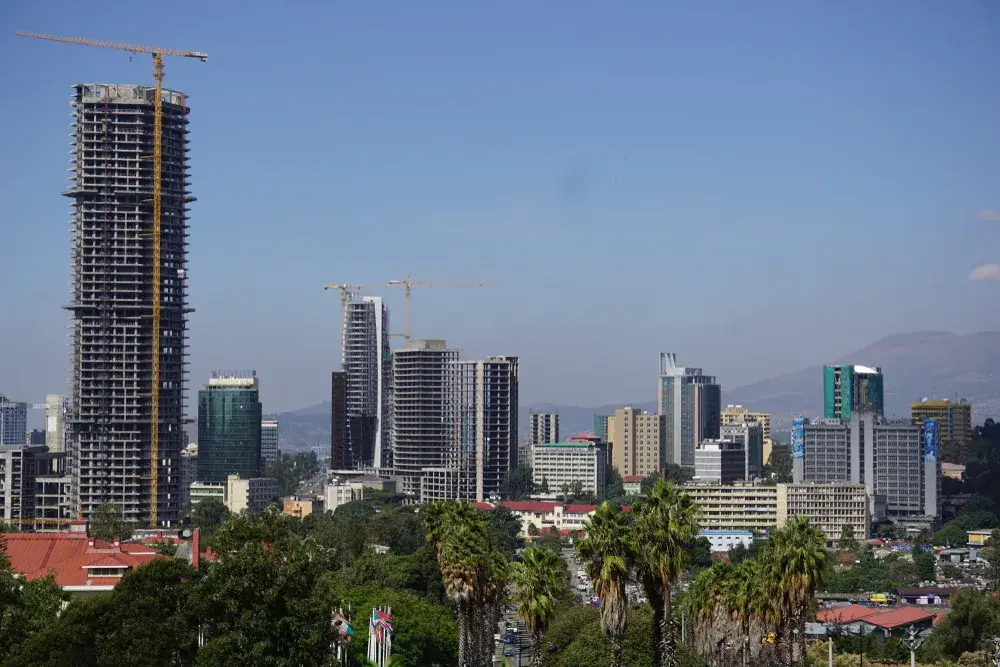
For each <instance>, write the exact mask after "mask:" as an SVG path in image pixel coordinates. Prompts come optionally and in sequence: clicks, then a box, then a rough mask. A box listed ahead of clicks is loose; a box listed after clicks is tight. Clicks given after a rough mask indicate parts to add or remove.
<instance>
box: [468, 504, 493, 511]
mask: <svg viewBox="0 0 1000 667" xmlns="http://www.w3.org/2000/svg"><path fill="white" fill-rule="evenodd" d="M472 506H473V507H475V508H476V509H477V510H482V511H484V512H489V511H491V510H492V509H493V505H490V504H489V503H472Z"/></svg>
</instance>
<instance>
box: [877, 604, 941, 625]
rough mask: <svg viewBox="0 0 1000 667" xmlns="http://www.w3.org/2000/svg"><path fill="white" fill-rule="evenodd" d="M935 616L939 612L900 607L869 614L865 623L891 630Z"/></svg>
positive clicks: (931, 618)
mask: <svg viewBox="0 0 1000 667" xmlns="http://www.w3.org/2000/svg"><path fill="white" fill-rule="evenodd" d="M935 616H937V614H936V613H934V612H933V611H925V610H923V609H917V608H916V607H900V608H899V609H892V610H890V611H883V612H879V613H877V614H875V615H874V616H869V617H868V618H866V619H865V623H871V624H872V625H874V626H876V627H879V628H884V629H886V630H891V629H893V628H898V627H900V626H903V625H910V624H911V623H917V622H919V621H926V620H928V619H930V620H933V619H934V617H935Z"/></svg>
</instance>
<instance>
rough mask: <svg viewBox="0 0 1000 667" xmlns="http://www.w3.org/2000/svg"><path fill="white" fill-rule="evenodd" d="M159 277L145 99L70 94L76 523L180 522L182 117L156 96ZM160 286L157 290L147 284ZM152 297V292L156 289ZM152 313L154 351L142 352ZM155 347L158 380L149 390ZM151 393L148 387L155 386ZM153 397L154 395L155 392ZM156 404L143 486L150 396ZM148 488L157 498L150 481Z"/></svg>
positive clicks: (185, 190) (182, 109) (86, 87)
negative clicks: (100, 512)
mask: <svg viewBox="0 0 1000 667" xmlns="http://www.w3.org/2000/svg"><path fill="white" fill-rule="evenodd" d="M162 92H163V97H162V105H161V108H162V134H161V136H162V143H161V146H162V156H163V157H162V162H161V164H162V178H161V181H160V193H161V195H160V205H161V214H160V221H159V224H160V227H159V231H160V234H159V266H158V267H154V266H153V262H154V257H155V256H156V255H155V253H154V238H153V230H154V227H153V225H154V221H153V214H154V206H153V201H152V195H153V192H154V181H153V178H154V173H153V164H152V161H151V160H149V159H148V156H150V155H153V153H154V133H153V125H154V115H155V109H154V89H153V88H152V87H150V86H139V85H116V84H96V83H87V84H76V85H74V86H73V96H72V98H71V101H70V102H71V105H72V107H73V113H72V115H73V132H72V135H71V136H72V152H71V155H70V168H71V174H72V175H71V177H70V178H71V181H72V183H71V185H70V187H69V189H68V190H67V191H66V192H64V193H63V194H65V195H66V196H67V197H69V198H71V199H72V204H71V206H72V208H73V210H72V214H71V228H72V237H73V250H72V254H71V255H72V259H71V267H72V268H71V276H72V281H73V289H72V297H71V301H70V304H69V305H68V306H67V308H68V309H69V310H70V312H71V313H72V318H73V380H72V383H73V398H72V402H71V405H72V413H71V414H70V415H69V422H70V432H71V439H72V441H73V442H72V444H71V447H72V449H74V450H75V451H74V461H75V465H74V467H75V479H74V487H75V488H74V492H75V495H76V497H77V500H78V502H79V507H80V509H81V510H82V512H83V514H84V516H85V517H89V516H90V514H91V513H92V512H93V511H94V510H95V509H96V508H97V506H98V505H100V504H101V503H102V502H105V501H113V502H115V503H118V504H119V505H120V506H121V508H122V513H123V518H124V519H125V520H127V521H132V522H135V523H137V524H140V523H141V524H148V523H149V521H150V518H151V506H152V505H153V504H154V503H155V505H156V508H157V509H156V518H157V523H158V524H159V525H164V526H166V525H174V524H176V523H177V521H178V519H179V511H180V505H179V499H180V493H179V486H180V472H179V471H180V450H181V444H182V443H181V439H182V437H183V435H182V433H183V424H184V383H185V365H186V359H187V357H186V354H187V353H186V349H187V314H188V313H189V312H190V308H189V307H188V304H187V274H186V271H187V249H188V220H187V219H188V214H187V207H188V204H189V203H190V202H192V201H194V198H193V197H191V195H190V191H189V180H188V139H187V134H188V112H189V109H188V107H187V98H186V96H185V94H184V93H180V92H177V91H173V90H163V91H162ZM157 275H158V276H159V284H158V285H154V278H155V277H156V276H157ZM157 288H158V289H157ZM154 304H158V312H159V320H158V325H159V326H158V327H157V328H158V330H159V340H153V332H154V322H153V315H154V312H155V311H154ZM154 346H155V348H156V349H158V350H159V355H158V362H159V363H158V370H159V375H158V377H157V378H154V375H153V373H154V370H153V369H154V363H153V361H154V358H153V357H154V355H153V349H154ZM154 383H156V385H154ZM154 389H156V391H154ZM157 393H158V395H159V402H158V406H157V407H158V417H157V421H156V424H155V428H156V429H157V443H158V445H157V447H158V448H157V453H156V456H155V461H154V463H153V467H154V468H155V470H154V471H152V474H151V470H150V468H151V466H150V459H151V450H152V440H153V438H152V434H151V424H153V415H154V410H153V403H152V402H153V400H154V399H153V396H154V395H155V394H157ZM153 475H155V477H156V480H157V481H156V485H155V488H156V497H155V498H152V497H151V494H152V489H153V484H152V479H153Z"/></svg>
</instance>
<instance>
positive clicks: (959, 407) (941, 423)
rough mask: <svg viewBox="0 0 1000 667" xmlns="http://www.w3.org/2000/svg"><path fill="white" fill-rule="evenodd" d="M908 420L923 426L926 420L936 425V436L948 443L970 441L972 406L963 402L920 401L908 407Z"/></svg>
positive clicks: (945, 400) (946, 400)
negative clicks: (935, 422) (932, 421)
mask: <svg viewBox="0 0 1000 667" xmlns="http://www.w3.org/2000/svg"><path fill="white" fill-rule="evenodd" d="M910 419H911V421H912V422H913V423H914V424H923V423H924V422H925V421H927V420H928V419H933V420H935V421H937V423H938V429H939V433H938V436H939V437H940V438H941V440H947V441H949V442H969V441H970V440H972V405H971V404H970V403H966V402H964V401H949V400H948V399H944V400H942V401H927V400H925V401H921V402H920V403H913V404H912V405H910Z"/></svg>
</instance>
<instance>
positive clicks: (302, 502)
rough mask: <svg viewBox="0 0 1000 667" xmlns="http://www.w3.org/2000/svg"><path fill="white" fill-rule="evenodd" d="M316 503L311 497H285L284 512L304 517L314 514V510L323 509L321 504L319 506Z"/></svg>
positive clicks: (299, 517)
mask: <svg viewBox="0 0 1000 667" xmlns="http://www.w3.org/2000/svg"><path fill="white" fill-rule="evenodd" d="M316 504H317V503H314V501H313V500H311V499H302V498H285V501H284V507H283V508H282V514H287V515H288V516H294V517H295V518H296V519H304V518H306V517H307V516H309V515H310V514H312V513H313V510H315V509H322V506H321V505H320V507H319V508H317V507H316Z"/></svg>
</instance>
